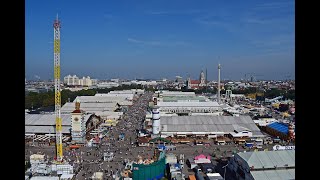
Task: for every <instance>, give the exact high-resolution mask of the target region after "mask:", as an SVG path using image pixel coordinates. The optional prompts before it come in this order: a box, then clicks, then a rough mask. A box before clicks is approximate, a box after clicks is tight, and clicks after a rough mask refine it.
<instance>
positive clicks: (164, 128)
mask: <svg viewBox="0 0 320 180" xmlns="http://www.w3.org/2000/svg"><path fill="white" fill-rule="evenodd" d="M160 119H161V120H160V134H161V136H162V137H169V136H170V137H175V136H185V137H187V136H192V135H197V136H201V135H202V136H207V137H208V138H210V137H212V138H214V137H217V136H231V137H232V138H237V137H252V138H260V137H264V135H263V134H262V133H261V131H260V129H259V128H258V127H257V126H256V124H255V123H254V122H253V120H252V119H251V117H250V116H239V117H236V116H205V115H195V116H162V117H161V118H160Z"/></svg>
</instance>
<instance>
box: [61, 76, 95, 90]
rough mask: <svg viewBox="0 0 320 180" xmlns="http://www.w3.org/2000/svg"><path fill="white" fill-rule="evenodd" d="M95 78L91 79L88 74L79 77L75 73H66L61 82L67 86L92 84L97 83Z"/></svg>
mask: <svg viewBox="0 0 320 180" xmlns="http://www.w3.org/2000/svg"><path fill="white" fill-rule="evenodd" d="M97 81H98V80H97V79H91V78H90V77H89V76H87V77H82V79H79V77H77V76H76V75H73V76H71V75H68V76H65V77H64V78H63V83H64V84H66V85H67V86H88V87H90V86H94V85H97Z"/></svg>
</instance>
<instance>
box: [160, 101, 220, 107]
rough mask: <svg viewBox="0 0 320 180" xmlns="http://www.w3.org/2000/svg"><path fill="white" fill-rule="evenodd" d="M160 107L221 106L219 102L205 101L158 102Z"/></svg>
mask: <svg viewBox="0 0 320 180" xmlns="http://www.w3.org/2000/svg"><path fill="white" fill-rule="evenodd" d="M157 106H159V107H213V106H216V107H217V106H219V104H218V102H214V101H204V102H181V101H180V102H161V101H160V102H158V103H157Z"/></svg>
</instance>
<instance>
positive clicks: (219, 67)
mask: <svg viewBox="0 0 320 180" xmlns="http://www.w3.org/2000/svg"><path fill="white" fill-rule="evenodd" d="M220 69H221V66H220V64H218V95H217V96H218V103H219V104H220Z"/></svg>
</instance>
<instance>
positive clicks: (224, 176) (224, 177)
mask: <svg viewBox="0 0 320 180" xmlns="http://www.w3.org/2000/svg"><path fill="white" fill-rule="evenodd" d="M228 165H229V164H227V165H225V166H222V169H224V174H223V179H224V180H225V179H226V170H227V166H228Z"/></svg>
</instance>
